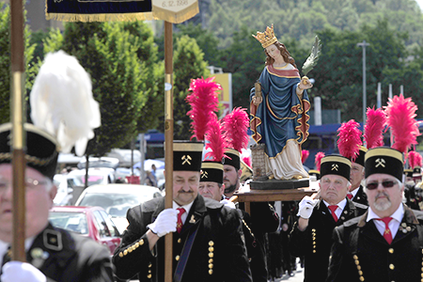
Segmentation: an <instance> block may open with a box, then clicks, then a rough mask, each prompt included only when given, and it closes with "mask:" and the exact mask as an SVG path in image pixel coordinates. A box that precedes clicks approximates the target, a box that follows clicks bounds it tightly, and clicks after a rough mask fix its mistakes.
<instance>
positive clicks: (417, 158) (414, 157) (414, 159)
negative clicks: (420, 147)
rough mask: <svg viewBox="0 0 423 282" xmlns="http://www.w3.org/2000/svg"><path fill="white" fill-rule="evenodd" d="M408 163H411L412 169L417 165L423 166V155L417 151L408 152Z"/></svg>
mask: <svg viewBox="0 0 423 282" xmlns="http://www.w3.org/2000/svg"><path fill="white" fill-rule="evenodd" d="M408 163H409V164H410V167H411V168H412V169H414V168H415V167H417V166H419V167H422V155H420V154H419V153H417V152H416V151H410V152H408Z"/></svg>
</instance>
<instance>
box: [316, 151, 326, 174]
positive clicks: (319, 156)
mask: <svg viewBox="0 0 423 282" xmlns="http://www.w3.org/2000/svg"><path fill="white" fill-rule="evenodd" d="M324 156H325V153H323V152H318V153H317V154H316V156H315V157H314V163H315V164H316V169H317V170H318V171H320V165H321V164H322V158H323V157H324Z"/></svg>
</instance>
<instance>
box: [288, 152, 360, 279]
mask: <svg viewBox="0 0 423 282" xmlns="http://www.w3.org/2000/svg"><path fill="white" fill-rule="evenodd" d="M350 170H351V161H350V160H349V159H347V158H345V157H343V156H340V155H329V156H326V157H323V158H322V162H321V165H320V175H321V178H320V192H319V193H320V200H315V199H313V198H311V197H309V196H306V197H304V198H303V199H302V200H301V202H300V203H299V210H298V214H297V215H299V216H300V217H299V219H298V221H297V222H296V223H295V224H294V226H293V229H292V231H291V234H290V245H289V246H290V249H291V252H292V254H293V255H295V256H298V257H300V256H304V259H305V265H304V266H305V272H304V281H313V282H322V281H325V279H326V276H327V268H328V263H329V253H330V248H331V246H332V243H333V240H332V238H331V237H332V232H333V229H334V228H335V227H336V226H339V225H341V224H342V223H343V222H345V221H346V220H349V219H352V218H354V217H356V216H358V215H359V214H360V213H362V212H363V211H362V210H361V209H360V208H359V207H356V205H355V204H354V203H353V202H352V201H351V200H349V199H348V198H347V192H348V187H349V186H350V183H349V179H350Z"/></svg>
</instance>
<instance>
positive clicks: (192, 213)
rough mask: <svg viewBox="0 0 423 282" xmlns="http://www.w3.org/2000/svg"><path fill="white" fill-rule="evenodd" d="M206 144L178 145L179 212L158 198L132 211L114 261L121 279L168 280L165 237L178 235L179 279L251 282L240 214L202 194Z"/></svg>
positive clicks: (176, 265)
mask: <svg viewBox="0 0 423 282" xmlns="http://www.w3.org/2000/svg"><path fill="white" fill-rule="evenodd" d="M202 150H203V144H202V143H199V142H176V141H175V142H174V144H173V161H174V163H173V170H174V171H173V208H169V209H165V208H164V206H165V199H164V198H156V199H153V200H151V201H148V202H145V203H143V204H141V205H139V206H136V207H133V208H131V209H129V210H128V213H127V219H128V221H129V226H128V228H127V230H126V231H125V232H124V234H123V238H122V243H121V245H120V246H119V247H118V248H117V249H116V251H115V254H114V256H113V263H114V265H115V267H116V274H117V276H118V277H120V278H124V279H129V278H131V277H132V276H134V275H135V274H138V277H139V280H140V281H164V272H165V270H164V252H165V245H164V237H163V236H164V235H166V234H167V233H169V232H174V234H173V258H174V260H173V267H174V271H173V273H174V281H251V271H250V268H249V265H248V259H247V255H246V249H245V244H244V241H243V233H242V227H241V220H240V216H239V214H238V212H237V211H236V210H234V209H229V208H227V207H224V205H223V204H222V203H220V202H216V201H214V200H211V199H207V198H203V197H202V196H201V195H198V186H199V181H200V168H201V155H202Z"/></svg>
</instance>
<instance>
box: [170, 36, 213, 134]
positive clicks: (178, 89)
mask: <svg viewBox="0 0 423 282" xmlns="http://www.w3.org/2000/svg"><path fill="white" fill-rule="evenodd" d="M173 58H174V60H173V65H174V88H173V89H174V90H173V98H174V103H173V105H174V108H173V115H174V118H173V119H174V121H175V126H174V139H176V140H188V139H190V138H191V136H192V132H191V130H190V126H191V119H190V118H189V117H188V116H187V112H188V111H189V110H190V106H189V104H188V103H187V102H186V101H185V98H186V97H187V94H188V89H189V85H190V83H191V79H196V78H201V77H204V78H206V77H208V76H209V75H210V72H209V70H208V69H207V63H206V62H205V61H203V53H202V51H201V50H200V48H199V47H198V45H197V42H196V41H195V39H193V38H190V37H188V36H182V37H181V38H178V39H177V40H176V46H175V52H174V56H173Z"/></svg>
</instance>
